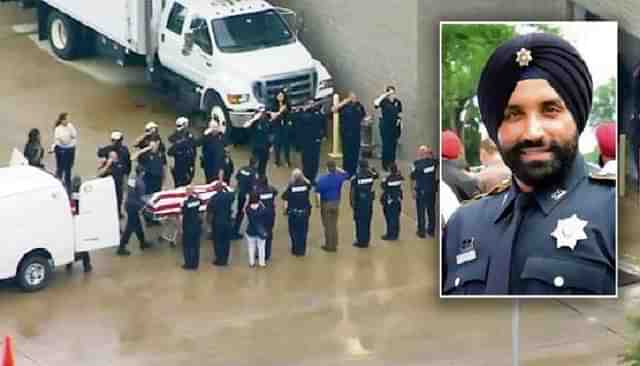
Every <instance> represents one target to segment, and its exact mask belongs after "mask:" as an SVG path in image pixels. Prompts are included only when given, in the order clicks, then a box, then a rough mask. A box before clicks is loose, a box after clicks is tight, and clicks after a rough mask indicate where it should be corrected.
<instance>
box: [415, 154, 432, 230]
mask: <svg viewBox="0 0 640 366" xmlns="http://www.w3.org/2000/svg"><path fill="white" fill-rule="evenodd" d="M437 167H438V162H437V161H436V160H435V159H430V158H425V159H419V160H416V161H414V162H413V166H412V167H411V180H413V181H414V182H415V193H416V208H417V211H418V212H417V216H418V236H420V237H424V235H425V233H427V234H429V235H431V236H433V233H434V231H435V221H436V214H435V205H436V177H437V169H438V168H437ZM425 211H426V212H427V215H428V217H429V227H428V228H426V230H425V227H426V222H425Z"/></svg>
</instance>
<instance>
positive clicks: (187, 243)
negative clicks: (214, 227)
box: [182, 223, 200, 269]
mask: <svg viewBox="0 0 640 366" xmlns="http://www.w3.org/2000/svg"><path fill="white" fill-rule="evenodd" d="M194 226H196V227H194V228H192V229H191V230H189V231H183V232H182V253H183V254H184V265H185V267H187V268H192V269H196V268H198V264H199V263H200V223H197V224H196V225H194Z"/></svg>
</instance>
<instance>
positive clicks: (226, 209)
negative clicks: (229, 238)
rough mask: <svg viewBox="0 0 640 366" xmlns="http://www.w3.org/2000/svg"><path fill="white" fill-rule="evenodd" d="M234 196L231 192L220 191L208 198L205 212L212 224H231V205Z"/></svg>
mask: <svg viewBox="0 0 640 366" xmlns="http://www.w3.org/2000/svg"><path fill="white" fill-rule="evenodd" d="M234 199H235V196H234V194H233V192H227V191H220V192H218V193H216V194H215V195H213V196H212V197H211V199H209V203H208V204H207V213H208V214H209V217H211V221H212V222H211V224H212V225H213V226H218V225H219V226H223V225H231V206H232V205H233V201H234Z"/></svg>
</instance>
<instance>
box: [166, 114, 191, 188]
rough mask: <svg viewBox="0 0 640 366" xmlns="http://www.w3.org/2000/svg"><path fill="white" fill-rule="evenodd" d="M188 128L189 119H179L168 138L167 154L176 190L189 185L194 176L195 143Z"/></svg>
mask: <svg viewBox="0 0 640 366" xmlns="http://www.w3.org/2000/svg"><path fill="white" fill-rule="evenodd" d="M188 126H189V119H187V118H186V117H179V118H178V119H176V130H175V132H174V133H172V134H171V135H170V136H169V142H170V143H171V146H170V147H169V150H168V151H167V154H168V155H169V156H171V157H173V167H172V168H171V174H172V175H173V182H174V184H175V187H176V188H178V187H183V186H186V185H188V184H191V181H192V180H193V176H194V175H195V168H196V167H195V162H196V141H195V139H194V138H193V134H192V133H191V132H190V131H189V129H188Z"/></svg>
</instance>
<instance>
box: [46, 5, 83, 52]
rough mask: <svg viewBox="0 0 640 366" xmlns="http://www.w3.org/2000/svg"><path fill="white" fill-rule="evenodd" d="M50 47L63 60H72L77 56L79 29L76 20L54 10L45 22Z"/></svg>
mask: <svg viewBox="0 0 640 366" xmlns="http://www.w3.org/2000/svg"><path fill="white" fill-rule="evenodd" d="M47 24H48V29H49V43H50V44H51V49H52V50H53V53H55V54H56V55H57V56H58V57H60V58H61V59H63V60H73V59H75V58H76V57H77V56H78V49H79V47H78V46H79V43H80V42H79V34H80V32H79V29H78V25H77V24H76V22H74V21H73V19H71V18H69V17H68V16H66V15H65V14H62V13H60V12H57V11H54V12H52V13H51V14H50V15H49V20H48V22H47Z"/></svg>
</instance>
